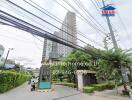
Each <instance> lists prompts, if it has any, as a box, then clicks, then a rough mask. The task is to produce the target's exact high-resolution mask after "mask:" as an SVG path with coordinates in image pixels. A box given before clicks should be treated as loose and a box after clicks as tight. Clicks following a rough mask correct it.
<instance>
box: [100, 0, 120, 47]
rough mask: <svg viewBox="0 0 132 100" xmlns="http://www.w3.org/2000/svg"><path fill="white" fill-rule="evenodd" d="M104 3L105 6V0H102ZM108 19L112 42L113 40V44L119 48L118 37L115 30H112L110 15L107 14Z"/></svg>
mask: <svg viewBox="0 0 132 100" xmlns="http://www.w3.org/2000/svg"><path fill="white" fill-rule="evenodd" d="M102 3H103V6H104V7H105V3H104V0H102ZM106 20H107V24H108V27H109V30H110V35H111V39H112V42H113V46H114V48H115V49H116V48H118V45H117V42H116V39H115V35H114V32H113V30H112V25H111V22H110V19H109V16H106Z"/></svg>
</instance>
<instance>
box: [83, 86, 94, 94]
mask: <svg viewBox="0 0 132 100" xmlns="http://www.w3.org/2000/svg"><path fill="white" fill-rule="evenodd" d="M83 92H84V93H93V92H94V87H90V86H86V87H84V88H83Z"/></svg>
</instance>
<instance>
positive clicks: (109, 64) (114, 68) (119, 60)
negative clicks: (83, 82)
mask: <svg viewBox="0 0 132 100" xmlns="http://www.w3.org/2000/svg"><path fill="white" fill-rule="evenodd" d="M102 56H103V59H102V58H100V59H99V60H98V68H97V75H96V76H97V77H98V78H102V79H104V80H115V81H117V80H118V81H119V80H122V81H123V82H124V79H123V77H122V71H121V67H124V68H129V66H130V65H131V64H132V58H131V57H132V53H131V50H126V51H124V50H122V49H116V50H114V49H111V50H108V51H105V52H104V54H103V55H102ZM124 89H125V90H127V88H126V86H125V84H124Z"/></svg>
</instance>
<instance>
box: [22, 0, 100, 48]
mask: <svg viewBox="0 0 132 100" xmlns="http://www.w3.org/2000/svg"><path fill="white" fill-rule="evenodd" d="M23 1H25V2H26V3H28V4H29V5H30V6H32V7H34V8H36V9H37V10H39V11H40V12H42V13H44V14H46V13H45V12H44V11H46V12H48V11H47V10H45V9H43V8H42V7H41V6H39V5H37V4H36V3H35V2H33V1H32V0H29V1H31V2H32V3H34V4H35V5H37V6H38V7H40V8H41V9H42V10H44V11H42V10H41V9H39V8H37V7H35V6H34V5H32V4H31V3H29V2H27V1H26V0H23ZM50 14H51V13H50ZM46 15H47V16H49V17H50V18H53V17H52V16H54V17H55V18H53V19H54V20H56V21H57V22H59V23H60V24H62V26H63V25H64V26H67V27H68V28H69V29H70V30H72V28H71V26H70V25H68V24H67V25H66V24H63V23H62V22H60V21H62V20H61V19H59V18H58V17H56V16H55V15H53V14H52V16H51V15H49V14H46ZM56 18H57V19H56ZM77 33H78V34H79V35H81V36H83V37H84V38H86V39H87V40H89V41H91V42H93V43H95V44H97V45H98V46H101V44H99V43H98V42H96V41H93V40H91V39H89V38H87V36H86V35H85V34H84V33H82V32H80V31H77ZM101 47H102V46H101Z"/></svg>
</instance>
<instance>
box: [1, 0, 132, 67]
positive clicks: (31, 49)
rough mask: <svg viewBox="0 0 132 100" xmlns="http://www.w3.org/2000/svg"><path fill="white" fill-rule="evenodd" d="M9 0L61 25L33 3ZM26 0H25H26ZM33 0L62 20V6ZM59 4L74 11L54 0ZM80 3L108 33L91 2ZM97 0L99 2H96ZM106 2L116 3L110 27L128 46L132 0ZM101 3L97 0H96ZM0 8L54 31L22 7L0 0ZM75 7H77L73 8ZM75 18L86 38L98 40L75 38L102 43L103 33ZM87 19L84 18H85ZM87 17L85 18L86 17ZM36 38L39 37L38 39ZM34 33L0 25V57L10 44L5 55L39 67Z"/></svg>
mask: <svg viewBox="0 0 132 100" xmlns="http://www.w3.org/2000/svg"><path fill="white" fill-rule="evenodd" d="M11 1H12V2H14V3H16V4H18V5H20V6H21V7H24V8H25V9H27V10H29V11H31V12H32V13H34V14H36V15H37V16H39V17H41V18H43V19H45V20H46V21H49V22H50V23H53V24H54V25H55V26H57V27H61V24H59V23H58V22H56V21H55V20H53V19H51V18H49V17H48V16H46V15H45V14H43V13H41V12H40V11H38V10H36V9H34V8H33V7H31V6H29V5H28V4H26V3H25V2H23V0H18V1H16V0H11ZM27 1H29V0H27ZM33 1H34V2H35V3H37V4H38V5H40V6H41V7H43V8H45V9H46V10H48V11H49V12H50V13H52V14H54V15H55V16H57V17H58V18H60V19H61V20H64V18H65V15H66V13H67V10H66V9H64V8H62V7H61V6H60V5H58V4H57V3H56V2H55V0H33ZM57 1H58V2H59V3H60V4H62V5H63V6H65V7H66V8H67V9H69V10H70V11H73V12H75V11H74V10H73V9H72V8H70V7H69V6H68V5H66V3H65V2H64V1H63V0H57ZM68 1H69V2H70V3H71V4H72V5H73V6H75V7H76V8H77V6H76V5H75V4H74V3H73V0H68ZM80 1H81V2H82V3H83V5H84V6H85V7H86V8H87V9H88V10H89V12H90V13H91V14H92V15H93V16H94V18H95V19H96V20H97V21H98V22H99V23H100V24H101V25H102V26H103V27H104V28H105V31H106V33H109V29H108V26H107V24H106V20H105V18H103V17H102V16H101V14H99V13H100V12H98V11H97V10H96V8H95V7H94V5H93V4H92V3H91V1H90V0H80ZM93 1H94V0H93ZM100 1H101V0H100ZM100 1H99V2H100ZM105 1H106V2H105V3H106V4H114V6H115V7H116V14H115V17H111V18H110V20H111V23H112V26H113V30H114V32H115V36H116V39H117V42H118V45H119V47H121V48H123V49H129V48H132V45H131V43H132V34H131V33H132V28H131V27H132V23H131V20H132V12H131V11H132V6H131V5H132V1H131V0H105ZM100 3H101V2H100ZM0 9H1V10H3V11H6V12H8V13H10V14H12V15H14V16H16V17H19V18H21V19H23V20H25V21H28V22H30V23H32V24H34V25H36V26H38V27H41V28H43V29H45V30H47V31H49V32H51V33H53V32H54V31H58V30H57V29H55V28H53V27H52V26H50V25H48V24H46V23H44V22H42V21H41V20H39V19H36V18H35V17H33V16H31V15H29V14H27V13H25V12H23V11H22V10H20V9H18V8H16V7H14V6H13V5H11V4H9V3H8V2H6V0H0ZM77 9H78V11H80V10H79V8H77ZM80 12H81V14H83V16H85V17H86V18H87V16H86V15H85V14H84V13H83V12H82V11H80ZM76 15H77V18H76V25H77V30H79V31H81V32H82V33H84V34H85V35H86V36H87V37H88V38H89V39H91V40H92V41H94V42H96V43H98V44H100V45H101V46H100V45H97V44H96V43H94V42H91V41H90V40H88V39H85V38H83V37H81V36H80V35H78V38H80V39H82V40H84V41H86V42H87V43H88V44H91V45H93V46H95V47H97V48H102V47H103V39H104V37H105V36H104V34H102V33H101V32H96V31H95V30H94V29H92V28H91V27H90V26H89V25H88V24H87V23H85V22H84V21H82V20H81V19H80V18H79V17H78V16H80V15H79V14H77V13H76ZM87 19H88V18H87ZM88 20H89V19H88ZM37 38H39V39H40V40H41V41H40V40H38V39H37ZM37 38H36V37H34V36H32V34H30V33H27V32H24V31H22V30H19V29H16V28H13V27H10V26H4V25H0V44H2V45H3V46H4V47H5V52H4V55H3V57H5V56H6V54H7V51H8V49H9V48H14V49H13V50H12V51H10V54H9V59H14V60H15V61H16V62H20V63H21V64H23V65H25V66H26V67H33V68H36V67H40V65H41V63H40V62H41V58H42V57H41V56H42V46H43V39H42V38H40V37H37ZM78 44H79V45H84V44H83V43H81V42H79V41H78ZM111 47H112V43H111V41H109V48H111Z"/></svg>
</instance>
